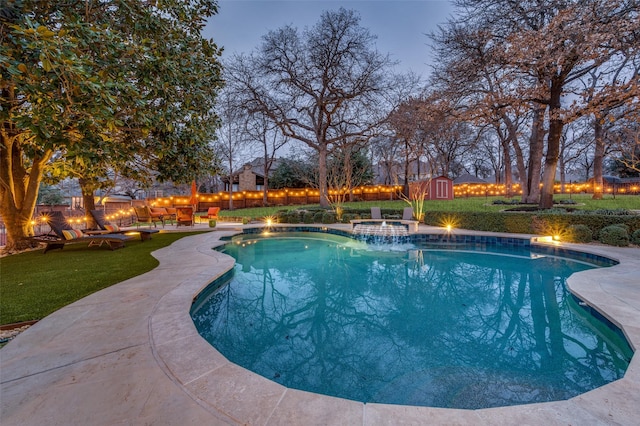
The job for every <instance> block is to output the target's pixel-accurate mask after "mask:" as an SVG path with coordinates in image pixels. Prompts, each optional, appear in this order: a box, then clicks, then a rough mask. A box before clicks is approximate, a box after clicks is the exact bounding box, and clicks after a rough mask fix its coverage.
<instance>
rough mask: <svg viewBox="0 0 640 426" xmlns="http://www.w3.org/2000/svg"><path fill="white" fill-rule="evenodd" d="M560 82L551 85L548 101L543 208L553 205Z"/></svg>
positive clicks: (560, 133)
mask: <svg viewBox="0 0 640 426" xmlns="http://www.w3.org/2000/svg"><path fill="white" fill-rule="evenodd" d="M559 87H560V84H558V83H555V84H554V83H553V82H552V85H551V100H550V102H549V117H550V118H549V136H548V137H547V155H546V157H545V161H544V176H543V179H542V192H541V194H540V203H539V204H538V205H539V206H540V207H541V208H543V209H550V208H552V207H553V185H554V183H555V179H556V169H557V168H558V158H559V157H560V139H561V138H562V128H563V127H564V123H563V122H562V119H561V118H560V114H559V113H560V95H561V92H562V91H561V90H560V88H559Z"/></svg>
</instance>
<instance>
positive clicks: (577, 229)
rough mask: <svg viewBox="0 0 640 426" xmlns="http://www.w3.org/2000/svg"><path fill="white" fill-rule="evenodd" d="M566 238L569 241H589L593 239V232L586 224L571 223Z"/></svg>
mask: <svg viewBox="0 0 640 426" xmlns="http://www.w3.org/2000/svg"><path fill="white" fill-rule="evenodd" d="M567 240H568V241H569V242H570V243H590V242H591V241H592V240H593V234H592V232H591V229H590V228H589V227H588V226H587V225H580V224H578V225H571V226H569V233H568V235H567Z"/></svg>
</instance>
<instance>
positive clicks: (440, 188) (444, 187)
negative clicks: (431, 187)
mask: <svg viewBox="0 0 640 426" xmlns="http://www.w3.org/2000/svg"><path fill="white" fill-rule="evenodd" d="M436 198H449V181H448V180H436Z"/></svg>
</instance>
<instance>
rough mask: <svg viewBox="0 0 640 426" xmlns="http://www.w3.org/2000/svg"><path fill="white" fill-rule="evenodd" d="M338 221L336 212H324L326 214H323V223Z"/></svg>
mask: <svg viewBox="0 0 640 426" xmlns="http://www.w3.org/2000/svg"><path fill="white" fill-rule="evenodd" d="M336 221H337V218H336V214H335V213H334V212H324V214H323V215H322V223H324V224H329V223H336Z"/></svg>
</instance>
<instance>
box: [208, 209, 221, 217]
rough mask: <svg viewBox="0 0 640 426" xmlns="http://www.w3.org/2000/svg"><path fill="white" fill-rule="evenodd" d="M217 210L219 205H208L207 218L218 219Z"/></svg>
mask: <svg viewBox="0 0 640 426" xmlns="http://www.w3.org/2000/svg"><path fill="white" fill-rule="evenodd" d="M219 212H220V207H209V210H207V219H218V213H219Z"/></svg>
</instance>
